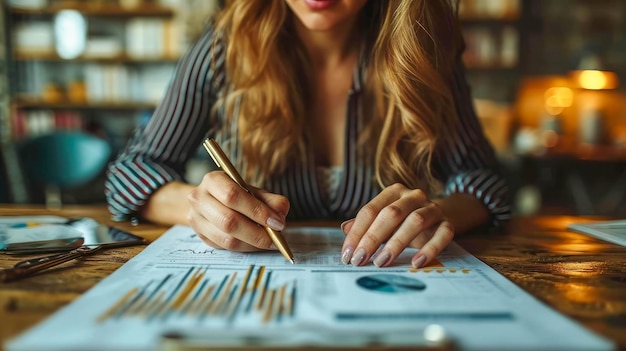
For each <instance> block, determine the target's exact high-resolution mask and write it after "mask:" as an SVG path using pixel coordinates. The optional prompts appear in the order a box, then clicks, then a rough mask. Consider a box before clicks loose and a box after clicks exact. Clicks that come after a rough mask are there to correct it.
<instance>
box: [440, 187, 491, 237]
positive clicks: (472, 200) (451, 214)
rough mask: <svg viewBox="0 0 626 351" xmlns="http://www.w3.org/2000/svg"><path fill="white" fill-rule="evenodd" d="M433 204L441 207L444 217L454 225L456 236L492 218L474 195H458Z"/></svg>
mask: <svg viewBox="0 0 626 351" xmlns="http://www.w3.org/2000/svg"><path fill="white" fill-rule="evenodd" d="M433 202H436V203H437V204H438V205H439V206H440V207H441V209H442V210H443V213H444V215H445V216H446V217H447V218H448V220H449V221H450V222H451V223H452V225H454V229H455V232H456V234H462V233H465V232H467V231H469V230H471V229H474V228H476V227H478V226H480V225H483V224H485V223H486V222H487V221H488V220H489V218H490V214H489V211H488V210H487V208H486V207H485V205H484V204H483V203H482V202H481V201H480V200H478V199H477V198H476V197H474V196H472V195H468V194H459V193H456V194H452V195H450V196H447V197H445V198H441V199H435V200H433Z"/></svg>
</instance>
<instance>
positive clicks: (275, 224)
mask: <svg viewBox="0 0 626 351" xmlns="http://www.w3.org/2000/svg"><path fill="white" fill-rule="evenodd" d="M267 225H268V226H269V227H270V228H272V229H274V230H279V231H280V230H283V229H284V228H285V223H284V222H283V221H281V220H280V219H278V218H276V217H270V218H268V219H267Z"/></svg>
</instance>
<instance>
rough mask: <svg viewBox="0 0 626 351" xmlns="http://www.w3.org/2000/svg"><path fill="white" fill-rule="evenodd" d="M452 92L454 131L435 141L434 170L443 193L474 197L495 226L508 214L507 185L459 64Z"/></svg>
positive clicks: (508, 216)
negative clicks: (441, 139)
mask: <svg viewBox="0 0 626 351" xmlns="http://www.w3.org/2000/svg"><path fill="white" fill-rule="evenodd" d="M452 93H453V97H454V102H455V107H456V111H457V116H458V120H457V123H455V126H456V130H455V131H454V132H453V133H452V135H453V137H452V138H451V139H450V140H448V141H445V142H443V143H441V144H439V146H438V150H437V152H436V156H435V160H436V164H435V171H436V172H437V173H438V177H439V178H440V179H441V180H442V181H443V182H444V184H445V189H444V195H450V194H453V193H463V194H470V195H472V196H475V197H476V198H478V199H479V200H480V201H481V202H482V203H483V204H484V205H485V206H486V207H487V209H488V210H489V211H490V213H491V225H492V226H494V227H499V226H501V225H502V224H503V223H505V222H507V221H508V220H509V219H510V215H511V209H510V204H509V198H508V187H507V184H506V182H505V179H504V177H503V176H502V174H501V173H500V169H499V164H498V161H497V159H496V156H495V153H494V150H493V148H492V146H491V144H490V143H489V141H488V140H487V139H486V137H485V134H484V133H483V130H482V127H481V125H480V123H479V121H478V118H477V116H476V113H475V111H474V106H473V100H472V97H471V94H470V90H469V87H468V84H467V81H466V78H465V69H464V67H463V65H462V64H459V65H458V66H457V69H456V70H455V73H454V77H453V80H452Z"/></svg>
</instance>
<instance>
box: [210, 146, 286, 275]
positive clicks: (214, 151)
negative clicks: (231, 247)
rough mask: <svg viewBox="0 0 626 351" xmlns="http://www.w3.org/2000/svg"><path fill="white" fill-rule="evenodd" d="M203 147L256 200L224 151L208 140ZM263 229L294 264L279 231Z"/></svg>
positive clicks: (266, 227)
mask: <svg viewBox="0 0 626 351" xmlns="http://www.w3.org/2000/svg"><path fill="white" fill-rule="evenodd" d="M203 145H204V148H205V149H206V151H207V152H208V153H209V156H211V158H212V159H213V161H214V162H215V164H216V165H217V166H218V167H219V168H220V169H221V170H223V171H224V172H225V173H226V174H227V175H228V176H229V177H230V179H232V180H233V181H234V182H235V183H237V185H239V186H240V187H241V188H242V189H243V190H245V191H247V192H248V194H250V195H252V196H253V197H255V198H256V196H254V193H253V192H252V191H251V190H250V189H248V185H247V184H246V182H245V181H244V180H243V178H241V176H240V175H239V173H238V172H237V170H236V169H235V166H233V164H232V163H230V161H229V160H228V157H227V156H226V154H225V153H224V151H222V148H221V147H220V146H219V145H218V144H217V142H216V141H215V140H213V139H211V138H209V139H206V140H205V141H204V143H203ZM263 228H264V229H265V231H266V232H267V234H269V236H270V238H271V239H272V242H274V245H276V247H277V248H278V251H280V253H281V254H283V256H285V258H286V259H287V260H289V261H290V262H291V263H296V261H295V259H294V257H293V254H292V253H291V250H290V249H289V245H288V244H287V241H286V240H285V238H284V237H283V235H282V234H281V233H280V232H279V231H276V230H274V229H272V228H270V227H268V226H267V225H264V226H263Z"/></svg>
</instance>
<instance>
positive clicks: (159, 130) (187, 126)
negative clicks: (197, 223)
mask: <svg viewBox="0 0 626 351" xmlns="http://www.w3.org/2000/svg"><path fill="white" fill-rule="evenodd" d="M223 51H224V50H223V47H222V45H221V43H220V42H219V40H217V39H216V35H215V34H214V31H213V29H212V28H211V27H208V28H207V30H206V31H205V32H204V33H203V35H202V36H201V37H200V38H199V40H198V41H197V42H196V43H195V44H194V45H192V46H191V47H190V48H189V50H188V51H187V52H186V54H185V55H184V56H183V57H182V58H181V60H180V61H179V63H178V64H177V66H176V69H175V71H174V75H173V78H172V81H171V82H170V84H169V86H168V88H167V91H166V93H165V96H164V98H163V99H162V101H161V102H160V103H159V105H158V106H157V108H156V110H155V111H154V114H153V115H152V117H151V118H150V121H149V122H148V123H147V124H146V125H145V126H144V127H139V128H138V129H137V130H135V132H134V135H133V137H132V138H131V139H130V140H129V142H128V144H127V145H126V148H125V149H124V150H123V151H122V152H121V153H120V154H119V155H118V157H117V159H116V160H115V161H113V162H112V163H110V164H109V166H108V169H107V174H106V180H105V196H106V200H107V204H108V208H109V212H110V213H111V215H112V219H113V220H117V221H121V220H125V219H129V218H130V217H132V216H133V215H134V214H135V213H137V212H138V211H139V209H140V208H141V207H142V206H143V205H144V204H145V203H146V201H147V199H148V198H149V197H150V195H151V194H152V193H154V191H156V190H157V189H158V188H159V187H161V186H162V185H164V184H166V183H168V182H171V181H175V180H183V174H184V169H185V164H186V162H187V161H188V160H189V159H190V157H191V156H193V155H194V153H195V151H196V150H197V148H198V147H199V145H200V143H201V141H202V139H203V137H204V136H205V135H206V133H207V132H208V130H209V127H210V124H211V123H213V122H212V121H210V120H209V116H210V110H211V107H212V105H213V103H214V102H215V100H216V96H217V91H218V90H219V89H218V87H219V85H220V84H221V83H222V82H223V76H224V74H223V69H222V68H223Z"/></svg>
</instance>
